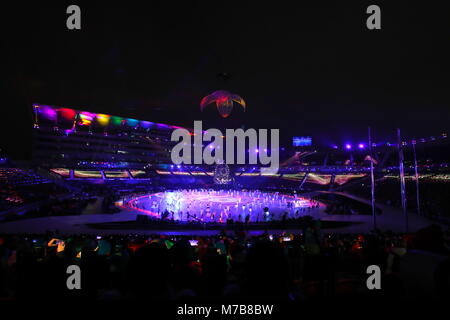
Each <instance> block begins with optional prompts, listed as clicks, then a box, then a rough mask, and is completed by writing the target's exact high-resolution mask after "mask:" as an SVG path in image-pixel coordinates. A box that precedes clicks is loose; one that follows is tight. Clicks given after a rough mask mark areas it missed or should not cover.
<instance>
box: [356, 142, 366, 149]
mask: <svg viewBox="0 0 450 320" xmlns="http://www.w3.org/2000/svg"><path fill="white" fill-rule="evenodd" d="M365 147H366V146H365V145H364V143H360V144H358V148H360V149H364V148H365Z"/></svg>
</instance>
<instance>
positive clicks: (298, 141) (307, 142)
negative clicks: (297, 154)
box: [292, 137, 312, 147]
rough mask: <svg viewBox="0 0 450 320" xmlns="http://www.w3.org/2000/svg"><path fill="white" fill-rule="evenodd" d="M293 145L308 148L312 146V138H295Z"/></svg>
mask: <svg viewBox="0 0 450 320" xmlns="http://www.w3.org/2000/svg"><path fill="white" fill-rule="evenodd" d="M292 145H293V146H294V147H307V146H311V145H312V138H311V137H293V138H292Z"/></svg>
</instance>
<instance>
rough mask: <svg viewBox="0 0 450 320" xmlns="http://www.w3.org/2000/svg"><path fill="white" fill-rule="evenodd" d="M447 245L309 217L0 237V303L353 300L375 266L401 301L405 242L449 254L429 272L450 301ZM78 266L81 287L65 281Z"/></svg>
mask: <svg viewBox="0 0 450 320" xmlns="http://www.w3.org/2000/svg"><path fill="white" fill-rule="evenodd" d="M448 245H449V233H448V232H447V233H444V232H442V231H440V230H439V228H437V227H431V229H430V230H424V231H422V232H421V233H420V232H419V233H418V234H415V235H411V234H408V235H407V234H394V233H390V232H385V233H380V232H374V233H370V234H322V232H321V230H320V228H318V225H317V224H316V223H313V222H312V223H311V224H309V225H308V226H305V227H304V229H303V230H302V232H299V233H298V234H278V235H275V234H270V233H268V232H265V233H263V234H261V235H259V236H250V235H249V234H247V233H245V232H244V231H239V232H236V233H234V232H233V233H230V232H227V231H223V232H222V233H220V234H218V235H214V236H201V237H194V236H170V235H150V236H148V235H132V234H128V235H108V236H98V235H97V236H94V235H58V234H51V233H47V234H41V235H31V234H29V235H24V234H22V235H0V299H2V300H17V299H18V300H20V299H33V300H39V299H45V300H47V301H48V300H49V299H51V301H56V300H58V299H67V298H71V299H81V300H84V299H87V300H91V299H94V300H116V299H125V300H143V301H150V300H163V301H183V300H190V301H198V300H216V299H230V300H245V299H252V298H258V299H264V298H268V299H272V300H281V301H316V300H323V299H326V298H330V299H340V298H343V299H358V297H363V296H367V295H368V294H373V293H372V292H371V291H369V290H367V287H366V279H367V274H366V268H367V266H369V265H373V264H376V265H378V266H380V267H381V270H382V275H383V276H382V277H383V280H382V283H383V296H387V297H391V298H392V297H395V299H402V297H404V296H405V294H406V292H405V289H404V286H403V283H402V277H401V274H402V272H403V271H404V270H403V268H414V267H415V266H414V265H406V266H405V265H402V264H401V263H400V262H401V259H402V257H403V256H405V255H406V254H407V252H408V250H409V249H410V248H421V249H424V250H428V249H433V250H434V251H437V252H438V253H439V254H442V255H444V256H445V255H447V260H445V261H447V262H446V263H447V264H445V263H444V264H443V265H439V266H436V273H435V275H434V276H435V279H436V283H437V284H439V285H438V286H436V295H437V296H440V297H442V298H448V297H449V292H450V291H449V290H450V288H449V287H448V284H449V282H448V276H449V270H448V267H445V266H446V265H447V266H448V253H449V246H448ZM445 261H444V262H445ZM74 264H75V265H79V266H80V270H81V290H68V289H67V287H66V279H67V273H66V269H67V267H68V266H69V265H74ZM419 271H420V270H419ZM445 281H447V282H445ZM408 294H411V292H409V293H408ZM347 301H348V300H347Z"/></svg>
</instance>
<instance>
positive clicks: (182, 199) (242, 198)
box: [129, 189, 320, 223]
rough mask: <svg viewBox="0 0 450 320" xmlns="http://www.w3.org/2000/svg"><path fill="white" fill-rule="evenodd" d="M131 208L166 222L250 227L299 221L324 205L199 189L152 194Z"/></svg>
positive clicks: (271, 195)
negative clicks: (235, 223)
mask: <svg viewBox="0 0 450 320" xmlns="http://www.w3.org/2000/svg"><path fill="white" fill-rule="evenodd" d="M129 206H130V207H132V208H137V209H140V210H149V211H151V212H152V213H156V215H155V216H156V217H159V218H160V219H162V220H172V221H185V222H205V223H225V222H227V221H234V222H241V223H249V222H269V221H273V220H287V219H295V218H299V217H301V216H302V215H304V214H306V213H308V212H310V211H311V210H314V209H316V208H319V207H320V204H319V203H318V202H317V201H314V200H308V199H304V198H300V197H297V196H296V195H294V196H287V195H283V194H280V193H267V192H261V191H239V190H219V191H218V190H208V189H195V190H177V191H167V192H162V193H157V194H151V195H148V196H147V197H140V198H139V201H130V202H129Z"/></svg>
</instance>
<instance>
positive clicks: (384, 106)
mask: <svg viewBox="0 0 450 320" xmlns="http://www.w3.org/2000/svg"><path fill="white" fill-rule="evenodd" d="M60 2H61V3H60V4H57V5H55V4H53V5H47V4H45V3H44V2H43V1H39V3H33V4H27V3H26V2H25V3H23V4H20V3H19V4H14V5H11V4H9V5H5V4H3V3H2V18H1V19H2V21H1V23H2V29H1V30H2V36H1V44H2V52H3V53H4V55H3V58H2V62H3V66H2V80H1V81H2V96H3V97H2V98H3V99H2V107H1V108H2V113H3V117H2V120H3V121H2V126H1V134H2V136H1V140H0V148H2V149H4V151H6V152H7V153H8V154H9V155H11V156H13V157H16V158H26V157H27V156H28V151H29V148H30V143H31V104H32V103H34V102H37V103H42V104H49V105H58V106H68V107H73V108H78V109H82V110H88V111H94V112H101V113H108V114H113V115H114V114H117V115H123V116H127V117H132V118H137V119H145V120H150V121H154V122H165V123H170V124H177V125H183V126H192V123H193V120H196V119H201V118H202V117H204V116H207V117H218V115H217V113H215V112H214V113H213V112H210V113H207V114H206V115H205V114H201V113H200V111H199V102H200V100H201V98H202V97H203V96H205V95H206V94H208V93H210V92H212V91H214V90H217V89H227V90H230V91H232V92H234V93H238V94H240V95H241V96H242V97H243V98H244V99H245V100H246V102H247V105H248V109H247V111H246V113H245V117H244V118H243V119H245V122H246V126H247V127H262V128H280V130H281V133H282V137H283V139H287V140H288V139H290V138H291V136H292V135H311V136H312V137H313V140H314V141H315V142H316V143H325V144H331V143H336V144H340V145H342V144H343V143H344V142H347V141H355V142H356V141H357V140H361V139H364V137H365V134H366V131H367V126H369V125H370V126H372V127H373V130H374V132H375V140H384V139H392V136H393V134H394V130H395V128H396V127H400V128H402V130H403V133H404V135H405V136H406V137H409V138H414V137H421V136H431V135H438V134H440V133H442V132H447V131H448V129H449V127H450V124H449V119H450V90H449V88H450V86H449V84H450V80H449V71H450V70H449V63H448V60H449V57H450V50H449V40H450V37H449V36H450V10H449V7H443V2H437V1H436V2H435V3H432V2H430V1H422V2H417V3H412V2H411V1H398V0H396V1H389V2H386V3H384V2H379V1H369V2H367V1H333V2H331V1H330V2H322V1H295V2H294V1H292V2H290V3H291V4H289V5H288V4H287V3H284V4H283V3H280V2H278V1H276V2H275V1H274V2H271V3H266V2H265V1H257V2H256V1H255V2H244V1H236V2H233V1H204V2H190V1H136V2H131V1H121V2H112V1H108V2H98V3H97V2H96V3H95V4H94V1H89V2H86V3H85V2H76V1H75V2H64V1H60ZM144 2H145V3H144ZM298 2H300V3H298ZM70 4H78V5H80V7H81V10H82V30H81V31H69V30H67V29H66V18H67V16H68V15H67V14H66V13H65V11H66V7H67V6H68V5H70ZM294 4H295V5H294ZM370 4H378V5H380V7H381V10H382V30H376V31H370V30H368V29H367V28H366V18H367V16H368V15H367V14H366V13H365V12H366V8H367V6H368V5H370ZM221 72H227V73H229V74H230V78H229V79H228V80H227V81H226V82H224V81H223V80H221V79H220V78H218V77H217V74H218V73H221ZM211 108H213V107H212V106H211ZM5 115H6V116H5ZM233 115H234V116H235V118H236V117H238V116H241V115H242V112H241V113H239V112H236V114H233ZM233 115H232V116H233ZM232 123H233V122H231V121H230V127H232V125H231V124H232Z"/></svg>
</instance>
